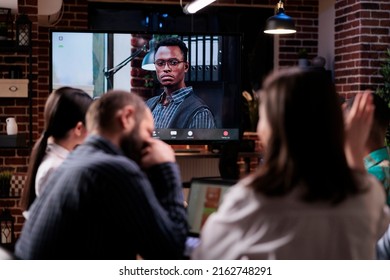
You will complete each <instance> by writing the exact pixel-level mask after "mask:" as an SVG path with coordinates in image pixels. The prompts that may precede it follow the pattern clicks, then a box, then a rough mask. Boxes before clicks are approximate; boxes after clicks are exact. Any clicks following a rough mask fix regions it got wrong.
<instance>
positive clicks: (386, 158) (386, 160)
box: [364, 147, 390, 205]
mask: <svg viewBox="0 0 390 280" xmlns="http://www.w3.org/2000/svg"><path fill="white" fill-rule="evenodd" d="M364 166H365V168H366V170H367V171H368V172H369V173H371V174H372V175H374V176H375V177H376V178H377V179H378V180H379V181H380V182H381V183H382V185H383V187H384V188H385V191H386V199H387V204H388V205H390V149H389V147H383V148H381V149H378V150H375V151H373V152H371V153H370V154H369V155H368V156H366V157H365V158H364Z"/></svg>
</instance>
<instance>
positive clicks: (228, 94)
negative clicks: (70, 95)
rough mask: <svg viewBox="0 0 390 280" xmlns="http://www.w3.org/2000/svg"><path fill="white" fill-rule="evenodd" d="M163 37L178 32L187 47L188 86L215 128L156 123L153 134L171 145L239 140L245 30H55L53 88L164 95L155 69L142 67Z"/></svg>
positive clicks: (147, 95)
mask: <svg viewBox="0 0 390 280" xmlns="http://www.w3.org/2000/svg"><path fill="white" fill-rule="evenodd" d="M164 37H178V38H179V39H181V40H182V41H184V42H185V43H186V45H187V47H188V58H187V59H188V62H189V70H188V72H187V73H186V77H185V83H186V86H192V87H193V89H194V93H195V94H196V95H198V96H199V97H200V98H201V99H202V100H203V101H204V102H205V103H206V105H207V106H208V107H209V108H210V110H211V111H212V113H213V115H214V119H215V128H212V129H182V128H175V127H168V128H160V129H159V128H156V129H155V131H154V133H153V137H155V138H159V139H161V140H164V141H166V142H168V143H170V144H210V143H225V142H230V141H237V140H239V138H240V123H241V102H242V101H241V100H242V98H241V91H242V89H241V84H240V76H241V74H240V73H241V49H242V44H241V41H242V35H241V34H239V33H236V34H206V33H202V34H199V33H196V34H195V33H179V34H177V33H175V34H167V33H160V32H159V33H156V32H154V33H151V32H139V31H137V32H130V31H129V32H122V31H121V32H118V31H115V32H108V31H96V30H88V31H74V30H51V31H50V39H51V41H50V74H51V75H50V86H51V88H50V90H55V89H57V88H59V87H62V86H72V87H77V88H81V89H84V90H85V91H86V92H88V93H89V94H90V95H91V96H93V97H95V98H99V97H100V96H101V95H103V94H104V93H105V92H107V90H109V89H111V88H112V89H122V90H127V91H129V92H131V93H133V94H138V95H139V96H141V97H142V98H143V99H144V100H145V101H146V100H148V99H149V98H151V97H153V96H156V95H159V94H161V92H162V91H163V89H162V87H161V86H160V84H159V82H158V80H157V78H156V72H155V71H148V70H144V69H142V68H141V64H142V60H143V58H144V56H145V55H146V54H147V53H148V50H149V49H154V45H155V43H156V42H158V41H159V40H161V38H164Z"/></svg>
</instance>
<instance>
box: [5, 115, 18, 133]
mask: <svg viewBox="0 0 390 280" xmlns="http://www.w3.org/2000/svg"><path fill="white" fill-rule="evenodd" d="M5 121H6V123H7V135H15V134H18V124H17V123H16V120H15V118H7V119H6V120H5Z"/></svg>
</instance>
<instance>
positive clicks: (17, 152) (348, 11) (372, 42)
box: [0, 0, 390, 206]
mask: <svg viewBox="0 0 390 280" xmlns="http://www.w3.org/2000/svg"><path fill="white" fill-rule="evenodd" d="M318 1H319V0H287V1H285V3H286V4H285V9H286V14H288V15H290V16H292V17H293V18H294V19H295V21H296V27H297V31H298V32H297V33H296V34H293V35H283V36H280V37H279V50H280V52H279V66H282V67H284V66H291V65H295V64H296V62H297V52H298V50H299V49H300V48H306V49H307V50H308V51H309V58H312V57H314V56H316V55H317V48H318V46H317V42H318V3H319V2H318ZM129 2H130V1H129ZM135 2H149V3H152V2H153V3H156V2H159V1H156V0H154V1H153V0H151V1H147V0H144V1H135ZM160 2H163V3H164V4H175V5H178V1H160ZM186 2H188V1H184V3H186ZM276 2H277V1H276V0H268V1H262V4H259V1H258V0H218V1H217V2H216V3H215V4H216V5H243V6H262V7H274V6H275V4H276ZM64 5H65V6H64V15H63V17H62V20H61V21H60V23H59V24H57V25H56V26H55V28H56V29H63V28H66V29H87V28H88V19H87V18H88V17H87V16H88V15H87V12H88V11H87V7H88V1H87V0H65V1H64ZM19 11H20V12H24V13H26V14H27V15H28V16H29V18H30V20H32V22H33V37H32V38H33V43H32V44H33V51H32V52H33V60H32V65H33V76H32V78H33V84H32V88H33V92H32V102H33V110H32V116H33V117H32V119H33V126H32V131H33V139H37V138H38V137H39V134H40V132H41V131H42V130H43V108H44V103H45V101H46V98H47V96H48V94H49V28H48V27H41V26H38V24H37V0H19ZM389 11H390V3H389V1H388V0H381V1H371V2H368V3H367V1H362V0H354V1H347V0H336V25H335V28H336V38H335V40H336V42H335V44H336V46H335V52H336V57H335V60H336V62H335V78H336V85H337V89H338V91H339V92H340V93H341V94H343V95H345V96H349V95H353V94H355V93H356V92H357V91H359V90H361V89H364V88H366V87H367V86H369V85H373V84H377V83H379V76H378V74H377V70H378V68H379V66H380V61H381V58H382V55H383V50H384V49H385V48H387V47H388V45H389V42H390V37H389V26H390V20H389V18H390V15H389V13H390V12H389ZM259 26H261V24H259ZM11 58H15V59H18V60H17V62H16V64H17V65H21V66H22V67H23V71H24V73H26V71H27V65H28V57H27V56H26V55H20V54H14V53H7V54H4V53H0V62H1V64H2V65H7V59H11ZM5 69H6V68H4V67H3V68H1V67H0V78H1V77H4V75H6V71H5ZM0 104H1V106H0V123H1V124H4V120H5V118H6V117H7V116H9V115H16V117H17V120H18V123H19V131H20V132H21V133H28V131H29V129H30V128H29V124H28V122H29V118H28V100H27V99H4V98H0ZM0 131H1V133H4V132H3V131H4V127H2V126H1V125H0ZM29 154H30V150H29V149H4V148H0V168H4V167H7V168H11V169H14V170H15V171H17V172H25V171H26V170H27V163H28V156H29ZM1 203H2V202H1V201H0V204H1ZM0 206H1V205H0Z"/></svg>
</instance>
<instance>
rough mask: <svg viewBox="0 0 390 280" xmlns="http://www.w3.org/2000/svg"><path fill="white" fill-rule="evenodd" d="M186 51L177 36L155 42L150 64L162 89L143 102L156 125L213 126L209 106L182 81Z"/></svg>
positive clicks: (167, 126) (181, 126)
mask: <svg viewBox="0 0 390 280" xmlns="http://www.w3.org/2000/svg"><path fill="white" fill-rule="evenodd" d="M187 53H188V49H187V46H186V45H185V43H184V42H183V41H181V40H179V39H177V38H166V39H164V40H162V41H160V42H159V43H158V44H157V45H156V49H155V56H154V59H155V62H154V65H155V66H156V75H157V79H158V80H159V82H160V83H161V85H162V86H163V87H164V91H163V93H161V94H160V95H159V96H155V97H152V98H150V99H149V100H147V102H146V104H147V105H148V107H149V108H150V110H151V111H152V114H153V119H154V125H155V126H156V128H191V129H192V128H215V120H214V116H213V113H212V112H211V111H210V109H209V107H208V106H207V105H206V103H204V101H203V100H202V99H200V98H199V97H198V96H197V95H196V94H195V93H194V91H193V89H192V87H186V84H185V82H184V78H185V74H186V73H187V72H188V61H187Z"/></svg>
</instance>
